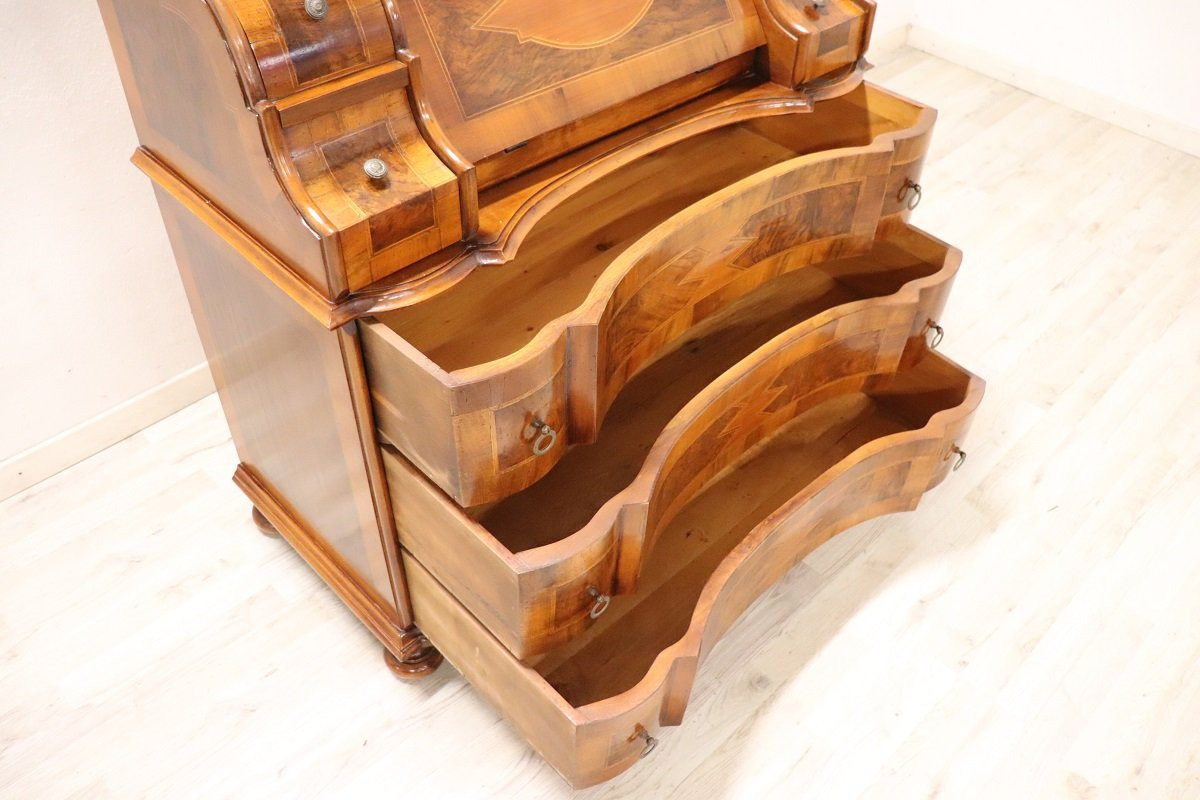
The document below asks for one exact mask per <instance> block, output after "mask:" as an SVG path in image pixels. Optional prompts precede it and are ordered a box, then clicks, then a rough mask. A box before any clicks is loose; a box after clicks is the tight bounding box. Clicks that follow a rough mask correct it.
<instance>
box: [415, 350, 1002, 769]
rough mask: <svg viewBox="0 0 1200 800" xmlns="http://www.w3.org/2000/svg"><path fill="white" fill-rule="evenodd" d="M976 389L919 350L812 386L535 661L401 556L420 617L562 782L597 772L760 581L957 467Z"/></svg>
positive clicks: (896, 507) (682, 692) (690, 669)
mask: <svg viewBox="0 0 1200 800" xmlns="http://www.w3.org/2000/svg"><path fill="white" fill-rule="evenodd" d="M982 394H983V382H982V381H980V380H979V379H978V378H975V377H974V376H972V375H970V374H969V373H967V372H965V371H963V370H962V369H960V368H959V367H958V366H956V365H955V364H953V363H951V362H949V361H947V360H946V359H944V358H942V357H941V356H939V355H937V354H936V353H933V352H930V351H928V350H922V351H921V353H920V354H919V357H918V358H917V360H916V361H915V362H914V363H911V364H906V365H904V366H902V367H901V368H900V369H899V371H898V372H896V373H895V374H893V375H880V376H876V377H873V378H871V379H870V380H868V381H866V382H865V383H863V384H854V385H845V384H843V387H842V390H841V391H837V392H832V393H828V392H827V393H823V397H822V399H821V400H820V402H817V403H815V404H812V405H810V406H809V407H808V408H806V410H804V411H803V412H802V413H800V414H798V415H796V416H795V417H794V418H792V419H790V420H789V421H788V422H787V423H786V424H783V425H781V426H780V427H779V428H778V429H777V430H776V431H775V432H774V433H773V434H772V435H771V436H770V437H769V438H766V439H764V440H763V441H761V442H759V444H758V445H757V446H756V447H754V448H753V449H751V450H748V451H746V452H745V453H744V454H743V456H742V457H741V458H739V459H738V460H737V461H736V462H734V463H733V464H731V465H730V466H729V467H728V468H727V469H726V470H724V471H723V472H722V473H721V475H720V476H719V477H718V478H717V479H716V480H715V481H713V482H711V483H710V484H709V485H708V486H707V487H706V488H705V489H704V490H703V491H701V492H700V493H698V494H697V495H696V496H694V497H693V498H691V500H690V501H689V502H688V504H687V505H686V507H685V508H683V509H681V510H680V512H679V513H678V514H677V515H676V516H675V517H674V519H673V520H672V521H671V522H670V523H668V524H667V525H665V526H664V529H663V531H662V532H661V535H660V536H659V537H658V541H657V542H656V544H655V545H654V547H653V550H652V551H651V553H650V556H649V558H648V559H647V560H646V564H645V567H644V569H643V571H642V578H641V581H640V585H639V587H638V590H637V591H636V592H635V593H633V594H631V595H627V596H623V597H617V598H614V599H613V601H612V606H611V608H610V609H609V611H608V612H607V614H605V616H604V617H603V618H602V619H601V620H600V621H599V622H598V623H597V624H596V625H595V626H594V627H592V628H591V629H589V630H588V631H587V632H586V633H584V634H583V635H581V636H580V637H578V638H576V639H574V640H572V641H570V642H569V643H567V644H565V645H563V646H561V647H559V648H557V649H555V650H552V651H550V652H548V653H546V654H545V655H544V656H543V657H541V658H539V659H536V660H534V661H533V662H532V663H531V664H525V663H522V662H520V661H518V660H517V659H516V658H515V657H514V656H513V655H512V654H511V653H510V652H509V651H508V649H507V648H506V647H505V646H504V644H503V643H501V642H500V641H498V640H497V639H496V638H495V637H493V636H492V635H491V634H490V633H489V632H488V630H487V629H486V628H485V627H484V626H483V625H481V624H480V623H479V622H478V621H477V620H476V618H475V617H474V616H473V615H472V614H471V613H470V612H469V611H468V610H467V609H466V608H465V607H464V606H463V605H462V604H460V603H459V602H458V600H456V599H455V597H454V595H453V594H451V592H450V591H448V590H447V589H446V587H445V586H443V585H442V584H441V583H440V582H439V581H438V580H437V579H436V578H435V577H434V576H433V575H431V574H430V572H429V571H428V570H427V569H426V568H425V566H424V565H422V564H421V563H420V561H419V560H418V559H417V558H414V557H413V556H412V555H410V554H406V555H405V565H406V569H407V571H408V575H409V580H410V585H411V589H412V596H413V607H414V612H415V615H416V622H417V624H418V625H419V626H420V627H421V630H422V631H424V632H425V634H426V635H428V636H429V638H430V639H431V641H432V642H433V643H434V645H436V646H437V648H438V649H439V650H440V651H441V652H442V653H444V654H445V656H446V658H447V659H449V660H450V662H451V663H452V664H454V665H455V667H457V668H458V669H459V670H460V671H461V672H462V673H463V675H464V676H466V678H467V679H468V680H469V681H470V682H471V683H473V684H474V685H475V687H476V688H477V689H478V691H479V692H480V693H482V694H483V695H484V696H485V697H487V698H488V700H489V701H490V702H491V703H492V704H493V705H495V706H496V707H497V708H498V709H499V710H500V711H501V712H503V713H504V715H505V716H506V717H507V718H508V719H509V720H510V722H511V723H512V724H513V725H514V726H515V727H516V728H517V729H518V730H519V731H520V732H521V733H522V734H523V735H524V736H525V737H526V738H527V739H528V740H529V741H530V742H531V743H532V744H533V746H534V747H535V748H536V749H537V750H538V752H539V753H541V755H542V756H543V757H544V758H545V759H546V760H547V761H549V762H550V763H551V764H552V765H553V766H554V767H555V768H556V769H557V770H558V771H559V772H560V773H562V775H563V776H564V777H565V778H566V779H567V780H568V781H570V782H571V783H572V784H573V785H575V786H577V787H583V786H588V785H591V784H594V783H598V782H601V781H604V780H607V779H609V778H611V777H613V776H614V775H616V774H617V773H619V772H621V771H623V770H625V769H627V768H628V767H629V766H631V765H632V764H633V763H634V762H635V761H636V760H637V759H638V758H639V757H641V756H642V755H643V754H644V753H646V751H647V750H648V749H650V748H651V747H652V745H653V743H654V739H653V737H654V735H655V733H656V731H657V730H658V728H659V727H660V726H664V725H678V724H679V723H680V722H681V720H682V717H683V714H684V710H685V708H686V706H687V704H688V700H689V697H690V695H691V691H692V684H693V681H694V679H695V676H696V672H697V670H698V668H699V667H700V664H701V663H702V662H703V660H704V658H705V656H706V655H707V654H708V653H709V652H710V651H711V650H712V648H713V646H714V645H715V644H716V643H717V641H718V640H719V639H720V638H721V636H722V635H723V634H724V632H725V631H726V630H727V629H728V628H729V627H730V626H731V625H732V624H733V623H734V622H735V621H736V620H737V618H738V617H739V616H740V615H741V614H742V612H743V611H744V610H745V609H746V608H747V607H748V606H749V605H750V603H751V602H753V600H754V599H755V598H756V597H758V596H759V595H760V594H761V593H762V592H763V591H765V590H766V588H767V587H769V586H770V585H771V584H772V583H774V582H775V581H776V580H777V579H778V578H779V577H780V576H782V575H783V574H784V573H785V572H786V571H787V570H788V569H790V568H791V567H792V566H793V565H794V564H796V563H797V562H798V561H799V560H800V559H802V558H803V557H804V556H805V555H806V554H808V553H810V552H811V551H812V550H814V549H815V548H816V547H818V546H819V545H820V544H822V543H823V542H825V541H826V540H828V539H829V538H831V537H832V536H834V535H835V534H837V533H839V532H841V531H843V530H845V529H846V528H848V527H850V526H852V525H854V524H857V523H859V522H862V521H864V520H866V519H869V518H872V517H876V516H880V515H883V514H887V513H891V512H896V511H903V510H909V509H912V508H914V507H915V506H916V504H917V502H918V501H919V499H920V497H921V495H922V494H923V493H924V492H925V491H927V490H929V489H930V488H932V487H933V486H935V485H936V484H937V483H939V482H940V481H941V480H942V479H943V478H945V476H946V475H947V473H948V472H949V471H950V470H951V469H952V468H953V467H954V466H955V465H956V464H957V463H960V462H959V459H960V458H961V457H962V451H961V450H959V447H958V443H959V442H961V440H962V437H963V435H964V433H965V431H966V428H967V426H968V424H969V420H970V418H971V415H972V414H973V412H974V410H975V408H976V406H977V405H978V403H979V402H980V399H981V398H982Z"/></svg>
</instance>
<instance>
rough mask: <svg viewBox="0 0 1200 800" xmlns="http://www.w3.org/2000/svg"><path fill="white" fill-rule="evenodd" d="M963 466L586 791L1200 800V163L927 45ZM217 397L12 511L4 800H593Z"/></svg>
mask: <svg viewBox="0 0 1200 800" xmlns="http://www.w3.org/2000/svg"><path fill="white" fill-rule="evenodd" d="M873 79H874V80H876V81H878V82H880V83H882V84H884V85H885V86H888V87H891V88H893V89H895V90H897V91H900V92H901V93H905V94H908V95H911V96H913V97H917V98H920V99H921V100H923V101H926V102H929V103H930V104H933V105H935V106H937V107H939V108H941V109H942V116H941V121H940V126H939V128H938V133H937V135H936V137H935V143H934V150H933V153H932V156H931V160H930V166H929V168H928V169H927V171H926V174H925V179H924V184H925V202H924V205H923V206H922V207H921V208H920V209H919V211H918V212H917V215H916V216H915V218H914V221H915V222H916V223H917V224H918V225H920V226H922V227H924V228H926V229H928V230H929V231H930V232H932V233H934V234H936V235H938V236H940V237H941V238H944V239H946V240H948V241H950V242H952V243H954V244H956V245H958V246H960V247H962V248H963V249H964V250H965V251H966V254H967V256H966V262H965V265H964V268H963V271H962V274H961V277H960V278H959V279H958V284H957V287H956V290H955V294H954V295H953V297H952V299H951V304H950V310H949V312H948V313H947V314H946V317H945V319H943V320H942V323H943V324H944V325H945V327H946V329H947V336H946V342H945V344H944V345H943V347H942V350H943V352H945V353H947V354H948V355H950V356H951V357H952V358H956V359H958V360H960V361H961V362H962V363H963V364H965V365H966V366H968V367H969V368H971V369H972V370H974V371H976V372H978V373H979V374H981V375H983V376H985V377H986V378H987V379H988V381H989V394H988V397H987V398H986V400H985V403H984V406H983V408H982V410H981V412H980V414H979V416H978V418H977V421H976V423H975V429H974V432H973V434H972V436H971V437H970V439H969V441H968V442H967V449H968V450H969V451H970V458H969V460H968V461H967V464H966V466H965V467H964V468H963V469H962V471H960V472H958V473H956V474H954V475H953V476H952V478H951V479H950V480H949V481H948V482H947V483H946V484H944V485H943V486H942V487H941V488H940V489H938V490H936V491H935V492H934V493H933V494H932V495H930V496H929V497H928V498H926V500H925V501H924V503H923V504H922V506H921V508H920V509H919V510H918V511H916V512H915V513H913V514H909V515H905V516H898V517H892V518H888V519H884V520H880V521H877V522H874V523H870V524H866V525H863V526H861V527H859V528H856V529H854V530H853V531H851V532H850V533H847V534H845V535H844V536H842V537H840V538H839V539H836V540H835V541H834V542H832V543H831V544H830V545H828V546H826V547H825V548H823V549H821V550H820V551H818V552H817V553H815V554H813V556H812V557H810V558H809V559H808V560H807V561H806V562H805V563H804V564H803V565H802V566H800V567H799V568H797V569H796V570H794V571H793V572H792V573H791V574H790V575H789V576H788V577H787V578H786V579H785V580H784V581H782V583H781V584H780V585H778V586H777V587H776V588H775V589H774V590H773V591H771V592H770V593H769V594H768V595H767V596H765V597H764V598H763V599H762V600H761V601H760V602H759V603H758V604H757V605H756V606H755V607H754V608H752V609H751V610H750V612H749V613H748V614H747V616H746V617H744V618H743V619H742V621H741V622H740V623H739V625H738V626H737V627H735V628H734V630H733V631H731V632H730V634H729V635H728V636H727V638H726V639H725V640H724V641H723V642H722V644H721V646H720V647H719V648H718V649H717V650H716V651H715V652H714V654H713V657H712V659H711V661H710V662H709V663H707V664H706V665H705V669H704V670H703V671H702V673H701V676H700V678H699V680H698V683H697V687H696V695H697V697H698V699H697V700H696V701H695V702H694V703H693V704H692V706H691V707H690V708H689V710H688V714H687V721H686V724H685V725H684V726H683V727H682V728H677V729H668V730H667V731H666V732H665V733H664V734H663V736H662V744H661V745H660V747H659V748H658V750H657V751H656V752H655V753H654V754H653V755H652V756H651V757H650V758H649V759H647V760H646V761H644V762H642V763H640V764H639V765H638V766H637V767H636V768H634V769H633V770H632V771H631V772H629V773H627V774H626V775H624V776H623V777H621V778H619V779H617V780H616V781H614V782H612V783H611V784H609V785H606V786H603V787H599V788H597V789H594V790H591V791H588V792H584V793H580V794H579V795H578V796H579V797H581V798H587V799H588V800H591V798H636V799H637V800H655V799H656V798H672V800H688V799H690V798H695V799H696V800H712V799H713V798H734V797H736V798H754V799H755V800H757V799H758V798H766V797H778V798H788V799H789V800H794V799H795V798H820V799H821V800H828V799H829V798H857V797H868V798H881V799H882V800H895V799H896V798H925V797H940V798H970V800H975V799H976V798H1004V799H1005V800H1010V799H1016V800H1025V799H1026V798H1126V797H1139V798H1153V799H1154V800H1158V799H1159V798H1190V797H1200V228H1198V222H1197V220H1200V161H1197V160H1196V159H1193V158H1190V157H1188V156H1185V155H1182V154H1180V153H1178V152H1175V151H1172V150H1170V149H1168V148H1166V147H1164V146H1161V145H1157V144H1154V143H1152V142H1150V141H1147V140H1144V139H1141V138H1139V137H1137V136H1135V135H1133V134H1131V133H1127V132H1125V131H1123V130H1119V129H1116V128H1113V127H1110V126H1108V125H1105V124H1103V123H1101V122H1097V121H1095V120H1092V119H1090V118H1087V117H1084V116H1082V115H1080V114H1077V113H1074V112H1072V111H1068V110H1066V109H1064V108H1062V107H1059V106H1055V105H1053V104H1051V103H1048V102H1046V101H1043V100H1040V99H1037V98H1034V97H1031V96H1030V95H1028V94H1025V93H1023V92H1020V91H1017V90H1015V89H1012V88H1010V87H1007V86H1005V85H1002V84H999V83H995V82H993V81H990V80H987V79H984V78H981V77H979V76H977V75H974V74H972V73H970V72H968V71H966V70H963V69H961V68H958V67H954V66H951V65H948V64H946V63H944V62H941V61H938V60H936V59H933V58H931V57H928V56H924V55H920V54H916V53H911V52H906V53H902V54H900V55H898V56H897V57H895V58H894V59H892V60H890V61H889V62H888V63H887V65H886V66H885V67H882V68H880V69H878V70H877V71H876V72H875V73H874V75H873ZM234 463H235V456H234V451H233V448H232V446H231V445H230V443H229V437H228V434H227V432H226V429H225V426H224V423H223V421H222V418H221V416H220V412H219V408H218V406H217V403H216V401H215V399H212V398H210V399H208V400H205V401H203V402H201V403H199V404H198V405H196V406H194V407H192V408H190V409H188V410H186V411H184V412H182V413H180V414H178V415H176V416H175V417H173V418H171V419H168V420H167V421H165V422H163V423H161V424H159V425H156V426H154V427H153V428H151V429H149V430H146V431H144V432H143V433H140V434H138V435H137V436H135V437H133V438H132V439H129V440H127V441H125V442H123V443H121V444H119V445H117V446H115V447H113V448H111V449H109V450H107V451H106V452H104V453H102V454H100V455H98V456H96V457H94V458H92V459H91V460H89V461H87V462H86V463H84V464H81V465H80V466H78V467H75V468H74V469H71V470H70V471H68V472H66V473H63V474H61V475H59V476H57V477H55V478H52V479H50V480H48V481H46V482H44V483H42V484H40V485H38V486H37V487H35V488H33V489H31V490H29V491H27V492H25V493H24V494H22V495H19V496H17V497H14V498H12V499H10V500H8V501H7V502H5V503H3V504H0V797H3V798H5V799H6V800H7V799H8V798H14V799H16V798H20V799H21V800H24V799H25V798H37V799H39V800H40V798H65V797H80V798H88V799H89V800H92V799H93V798H105V797H113V798H122V799H124V798H142V797H161V798H168V797H169V798H205V800H209V799H211V798H222V797H234V798H308V797H322V798H324V797H349V798H367V797H372V798H375V797H401V796H409V797H429V798H493V797H500V798H507V797H513V798H522V800H524V799H525V798H559V797H567V796H569V795H570V794H571V792H570V791H569V790H568V789H567V788H566V786H565V784H563V783H562V782H561V781H560V780H559V778H558V777H557V776H556V775H555V774H554V773H553V772H552V771H551V770H550V769H549V768H548V767H547V766H545V765H544V764H543V763H541V762H540V761H539V759H538V758H537V757H536V756H534V754H533V753H532V752H531V751H530V750H529V749H528V748H527V747H526V746H525V745H524V744H523V743H522V741H521V740H520V739H518V738H517V737H516V736H515V735H514V734H513V733H512V732H511V731H510V730H509V728H508V727H507V726H506V725H505V724H504V722H503V721H502V720H500V719H499V718H498V717H497V715H496V714H495V713H494V712H493V711H492V710H491V709H490V708H489V707H488V706H487V705H486V704H485V703H484V702H483V701H482V700H481V699H480V698H479V697H478V696H477V695H476V694H475V693H474V692H473V691H472V690H471V688H470V687H469V686H467V685H466V684H465V683H464V682H463V680H462V679H461V678H460V677H459V676H458V674H457V673H455V671H454V670H453V669H452V668H450V667H449V666H448V665H447V666H446V667H443V668H442V670H441V671H440V672H439V673H438V674H437V675H436V676H434V677H433V678H431V679H430V680H428V681H426V682H424V683H421V684H417V685H406V684H402V683H399V682H398V681H396V680H395V679H394V678H392V677H391V675H390V674H389V673H388V672H387V670H386V669H385V668H384V667H383V664H382V663H381V661H380V658H379V648H378V646H377V645H376V644H375V642H374V641H373V640H372V639H371V638H370V636H369V635H368V634H367V633H366V631H365V630H364V629H363V628H361V627H360V626H359V625H358V624H357V623H356V622H355V620H354V619H353V618H352V617H351V615H350V614H349V613H348V612H346V611H345V610H343V609H342V607H341V606H340V605H339V604H338V602H337V601H336V600H335V599H334V597H333V595H332V594H330V593H329V592H328V591H325V590H323V589H322V587H321V586H320V584H319V583H318V581H317V580H316V578H315V577H313V575H312V574H311V573H310V572H309V571H308V570H307V569H306V568H305V566H304V565H303V563H302V562H301V561H300V559H299V558H298V557H297V556H295V555H294V554H292V553H291V552H290V551H289V550H288V549H287V547H286V545H284V544H283V543H282V542H279V541H274V540H269V539H265V538H262V537H261V536H259V535H258V534H257V533H256V532H255V530H254V527H253V526H252V524H251V522H250V517H249V513H248V511H249V507H248V505H247V503H246V501H245V500H244V499H243V498H242V497H241V495H240V494H239V492H238V491H237V490H236V489H235V488H234V486H233V484H232V483H230V480H229V478H230V474H231V472H232V469H233V466H234Z"/></svg>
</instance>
